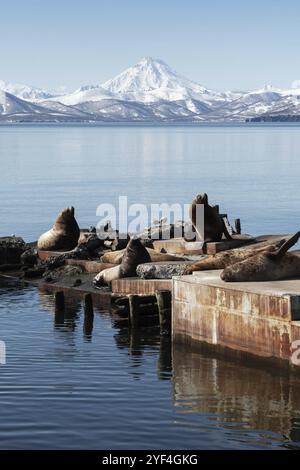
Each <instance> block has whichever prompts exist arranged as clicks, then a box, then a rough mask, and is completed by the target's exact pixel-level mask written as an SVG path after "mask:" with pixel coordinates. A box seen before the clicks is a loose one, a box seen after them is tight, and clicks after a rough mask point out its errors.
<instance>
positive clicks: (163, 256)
mask: <svg viewBox="0 0 300 470" xmlns="http://www.w3.org/2000/svg"><path fill="white" fill-rule="evenodd" d="M146 250H147V251H148V253H149V255H150V261H151V262H153V263H157V262H158V261H184V258H182V257H180V256H174V255H170V254H168V253H159V252H158V251H155V250H154V249H153V248H146ZM124 253H125V249H124V250H118V251H109V252H108V253H105V254H104V255H103V256H101V258H100V260H101V262H102V263H112V264H120V263H121V261H122V258H123V255H124Z"/></svg>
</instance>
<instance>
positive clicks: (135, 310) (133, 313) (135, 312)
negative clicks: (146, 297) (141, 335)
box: [128, 295, 140, 328]
mask: <svg viewBox="0 0 300 470" xmlns="http://www.w3.org/2000/svg"><path fill="white" fill-rule="evenodd" d="M128 298H129V322H130V326H131V327H133V328H135V327H137V326H139V325H140V318H139V317H140V315H139V305H140V303H139V296H138V295H129V297H128Z"/></svg>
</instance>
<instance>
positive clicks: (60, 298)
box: [55, 291, 65, 311]
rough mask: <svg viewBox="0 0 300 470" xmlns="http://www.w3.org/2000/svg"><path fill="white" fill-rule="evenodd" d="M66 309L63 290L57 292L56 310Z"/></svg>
mask: <svg viewBox="0 0 300 470" xmlns="http://www.w3.org/2000/svg"><path fill="white" fill-rule="evenodd" d="M64 309H65V294H64V292H63V291H57V292H55V310H59V311H62V310H64Z"/></svg>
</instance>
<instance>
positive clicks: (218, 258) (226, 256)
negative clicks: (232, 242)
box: [185, 239, 285, 274]
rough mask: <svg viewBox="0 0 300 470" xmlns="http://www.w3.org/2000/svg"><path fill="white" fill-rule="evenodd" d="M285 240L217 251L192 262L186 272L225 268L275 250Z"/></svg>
mask: <svg viewBox="0 0 300 470" xmlns="http://www.w3.org/2000/svg"><path fill="white" fill-rule="evenodd" d="M284 242H285V240H284V239H283V240H281V241H279V242H278V243H276V244H273V245H269V246H263V247H257V248H256V247H255V245H254V246H251V247H249V248H243V249H234V250H228V251H222V252H221V253H216V254H215V255H210V256H207V257H206V258H203V259H200V260H199V261H196V262H195V263H193V264H191V265H190V266H188V267H187V268H186V270H185V274H192V273H193V272H194V271H208V270H211V269H224V268H226V267H227V266H231V265H232V264H235V263H239V262H240V261H243V260H245V259H248V258H251V257H252V256H254V255H258V254H259V253H264V252H268V251H273V250H275V249H276V248H279V247H280V246H281V245H282V244H283V243H284Z"/></svg>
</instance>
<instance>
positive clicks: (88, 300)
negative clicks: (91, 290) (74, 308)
mask: <svg viewBox="0 0 300 470" xmlns="http://www.w3.org/2000/svg"><path fill="white" fill-rule="evenodd" d="M83 301H84V314H85V315H86V316H89V317H93V316H94V307H93V297H92V294H84V297H83Z"/></svg>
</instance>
